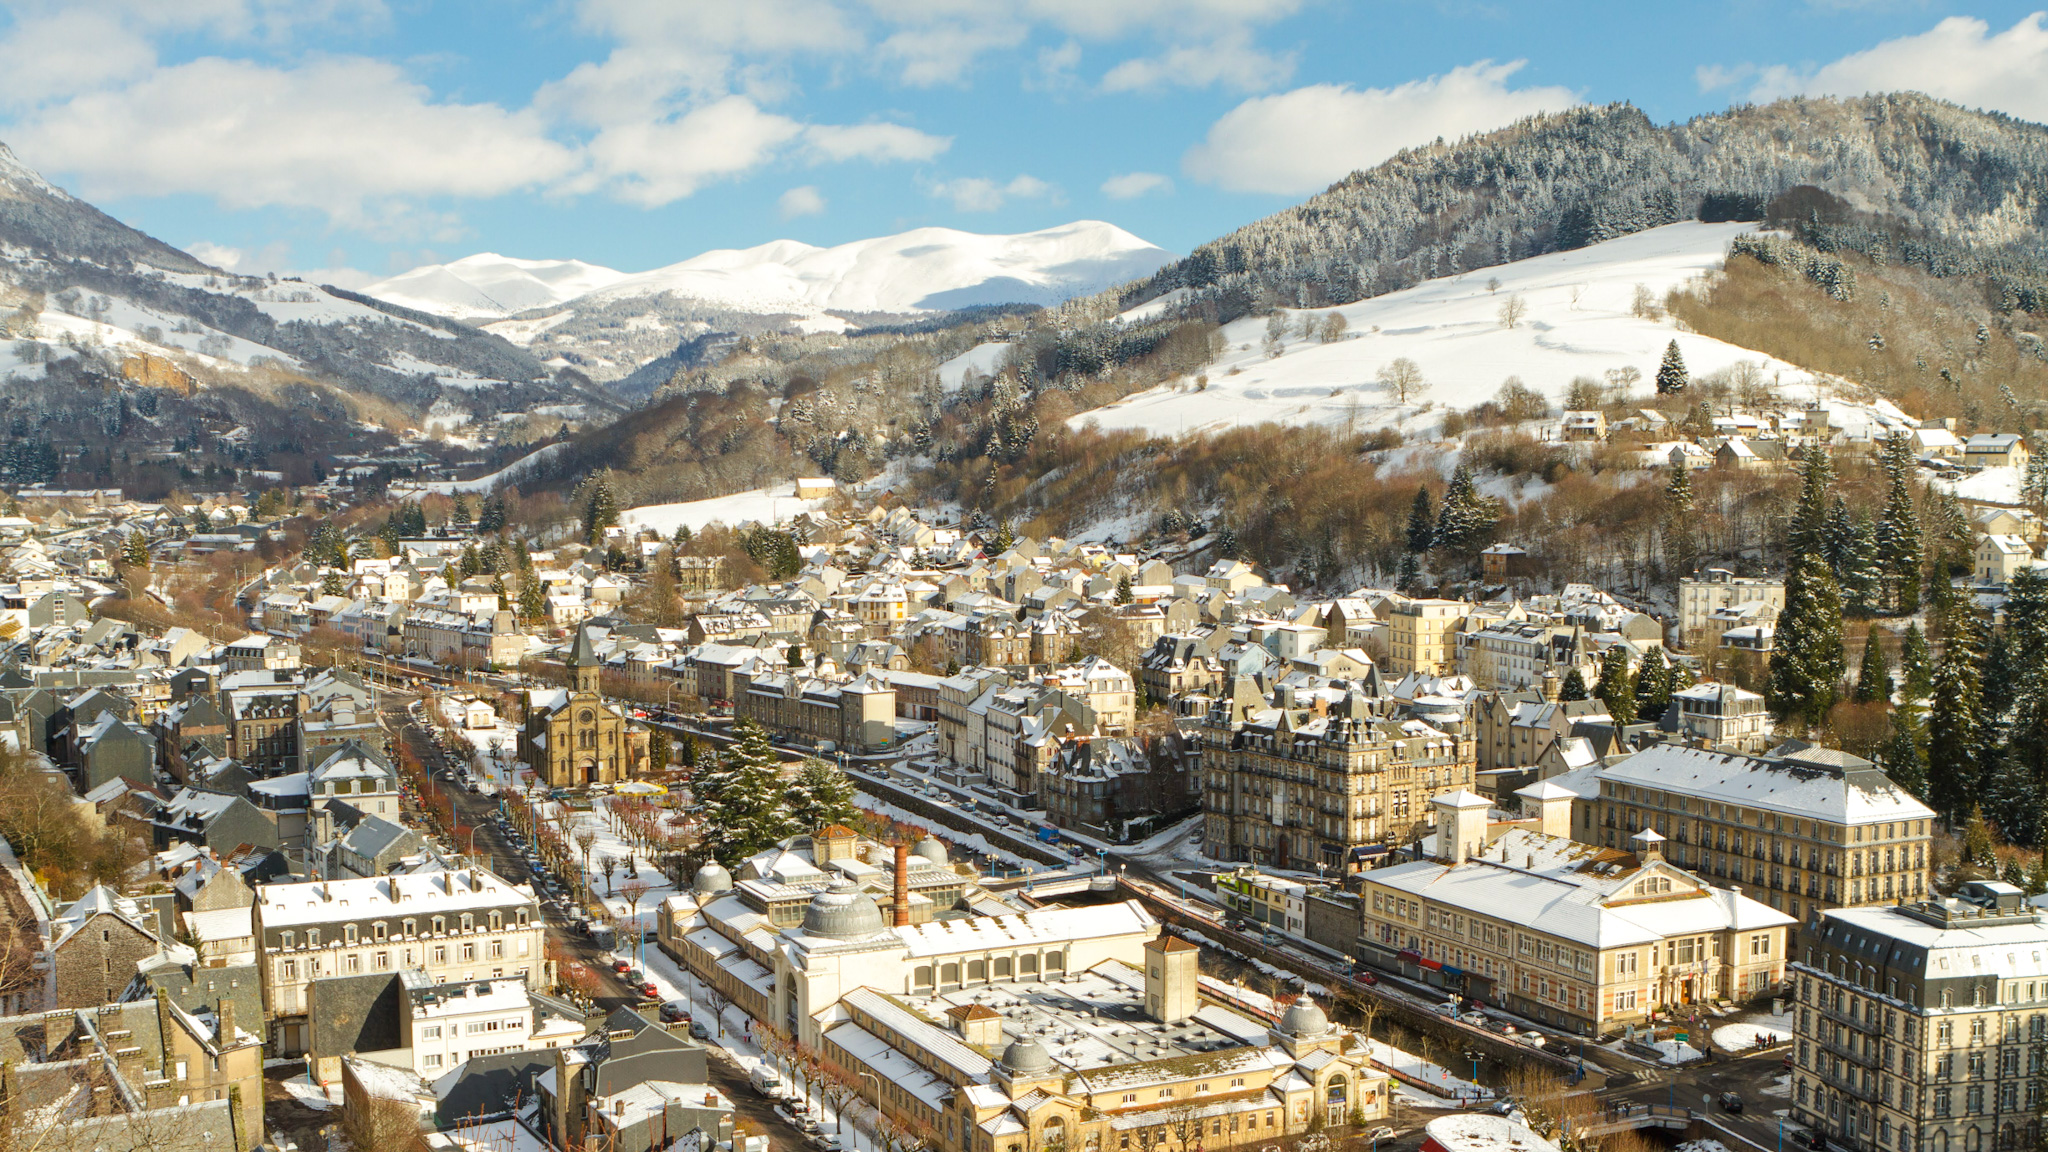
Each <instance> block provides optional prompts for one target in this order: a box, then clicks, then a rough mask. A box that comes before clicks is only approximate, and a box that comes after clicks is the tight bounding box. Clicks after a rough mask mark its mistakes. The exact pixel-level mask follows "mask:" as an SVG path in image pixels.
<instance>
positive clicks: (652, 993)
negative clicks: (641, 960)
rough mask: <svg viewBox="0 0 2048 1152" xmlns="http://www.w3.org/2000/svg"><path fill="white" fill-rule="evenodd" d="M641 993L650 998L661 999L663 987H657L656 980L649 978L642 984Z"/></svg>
mask: <svg viewBox="0 0 2048 1152" xmlns="http://www.w3.org/2000/svg"><path fill="white" fill-rule="evenodd" d="M640 995H642V996H645V997H646V998H647V999H649V1000H659V999H661V989H659V988H656V987H655V986H654V981H652V980H649V981H648V982H647V983H645V984H642V985H641V986H640Z"/></svg>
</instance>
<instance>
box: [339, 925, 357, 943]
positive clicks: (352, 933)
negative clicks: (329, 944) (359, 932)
mask: <svg viewBox="0 0 2048 1152" xmlns="http://www.w3.org/2000/svg"><path fill="white" fill-rule="evenodd" d="M341 941H342V943H344V944H353V943H355V942H356V926H355V925H353V924H344V925H342V929H341Z"/></svg>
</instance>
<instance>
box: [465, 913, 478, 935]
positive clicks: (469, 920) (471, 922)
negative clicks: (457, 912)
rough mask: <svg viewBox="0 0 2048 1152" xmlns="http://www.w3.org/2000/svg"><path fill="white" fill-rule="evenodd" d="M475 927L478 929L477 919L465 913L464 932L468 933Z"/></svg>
mask: <svg viewBox="0 0 2048 1152" xmlns="http://www.w3.org/2000/svg"><path fill="white" fill-rule="evenodd" d="M474 927H476V917H474V916H471V915H470V914H469V913H467V912H464V913H463V914H462V930H463V931H464V932H467V931H469V930H470V929H471V928H474Z"/></svg>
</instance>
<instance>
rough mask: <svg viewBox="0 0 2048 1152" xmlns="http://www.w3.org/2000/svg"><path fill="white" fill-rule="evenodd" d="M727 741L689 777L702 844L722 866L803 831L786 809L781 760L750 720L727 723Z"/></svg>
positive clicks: (760, 730) (727, 865) (788, 808)
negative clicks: (710, 763)
mask: <svg viewBox="0 0 2048 1152" xmlns="http://www.w3.org/2000/svg"><path fill="white" fill-rule="evenodd" d="M732 733H733V736H734V737H735V739H734V741H733V743H732V745H731V746H729V747H728V748H726V749H725V751H724V753H722V754H721V755H720V756H719V757H718V761H717V765H716V767H715V768H714V769H712V770H710V771H700V772H699V773H698V774H697V776H696V777H695V778H694V779H692V781H691V795H692V796H693V797H694V798H695V800H696V802H697V811H698V815H699V817H700V818H701V819H702V821H703V823H704V828H705V835H704V847H705V848H706V849H707V850H708V851H710V853H711V854H712V855H713V856H715V857H717V859H718V861H719V862H720V863H722V864H724V865H725V866H726V867H728V868H731V867H734V866H736V865H737V864H738V863H739V862H740V861H741V860H744V859H746V858H747V857H749V856H752V855H753V854H754V853H756V852H759V851H761V850H762V849H764V848H767V847H770V846H771V845H774V844H777V843H780V842H781V841H783V840H785V839H787V838H788V837H790V836H794V835H796V834H797V833H798V832H800V831H803V828H802V826H801V825H800V824H799V823H798V821H797V819H796V817H795V815H794V813H792V812H791V810H790V801H789V797H788V795H787V793H788V791H789V790H788V788H787V787H786V786H785V785H784V784H783V782H782V769H781V761H780V760H779V758H778V757H777V756H776V755H775V747H774V745H772V744H770V743H769V742H768V734H767V733H766V732H765V731H763V730H762V729H761V726H760V725H758V724H756V723H754V722H753V721H752V720H740V721H738V722H736V723H735V724H734V725H733V727H732Z"/></svg>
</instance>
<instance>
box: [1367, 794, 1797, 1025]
mask: <svg viewBox="0 0 2048 1152" xmlns="http://www.w3.org/2000/svg"><path fill="white" fill-rule="evenodd" d="M1523 794H1524V795H1528V796H1532V797H1533V798H1534V802H1535V806H1536V807H1537V818H1536V821H1535V826H1534V827H1513V828H1511V829H1509V830H1508V831H1506V832H1504V833H1503V834H1501V835H1500V836H1499V837H1498V838H1497V839H1493V840H1491V841H1489V840H1488V828H1489V821H1488V815H1487V814H1488V809H1489V808H1490V807H1491V805H1490V804H1489V803H1488V801H1487V800H1486V799H1485V798H1484V797H1481V796H1477V795H1474V794H1473V793H1471V792H1466V791H1462V790H1461V791H1457V792H1450V793H1446V794H1444V795H1442V796H1439V797H1437V798H1436V799H1435V800H1434V801H1433V803H1434V805H1435V807H1436V809H1437V812H1438V815H1437V822H1436V826H1437V831H1436V836H1435V858H1434V859H1427V860H1416V861H1413V862H1410V863H1405V864H1395V865H1391V866H1389V867H1386V868H1380V869H1376V870H1373V871H1369V872H1366V873H1363V874H1362V875H1361V878H1360V879H1361V887H1360V891H1359V896H1360V907H1361V909H1362V913H1363V917H1364V921H1363V926H1362V938H1361V939H1360V941H1359V946H1360V948H1361V949H1362V953H1361V958H1365V959H1370V960H1371V961H1372V962H1374V963H1376V964H1379V965H1381V966H1382V967H1386V968H1398V969H1400V970H1401V971H1403V972H1405V973H1407V974H1409V975H1411V976H1414V977H1416V978H1419V979H1423V980H1425V981H1427V982H1429V983H1432V984H1438V985H1441V986H1442V987H1444V988H1445V989H1447V990H1448V991H1451V992H1456V993H1461V994H1463V995H1466V996H1469V997H1472V998H1474V999H1477V1000H1481V1001H1484V1002H1485V1003H1488V1004H1497V1005H1500V1006H1502V1007H1504V1008H1507V1009H1508V1010H1509V1011H1512V1012H1516V1013H1519V1014H1521V1015H1524V1016H1528V1017H1530V1018H1531V1019H1535V1020H1539V1021H1542V1022H1543V1023H1546V1024H1553V1025H1556V1026H1558V1027H1562V1028H1568V1029H1571V1030H1573V1031H1576V1032H1579V1033H1581V1034H1583V1035H1589V1036H1604V1035H1606V1034H1608V1033H1610V1032H1613V1031H1616V1030H1618V1029H1620V1028H1621V1027H1622V1026H1623V1025H1626V1024H1637V1023H1642V1022H1645V1021H1646V1020H1647V1019H1648V1017H1649V1014H1650V1012H1651V1011H1652V1010H1654V1009H1658V1008H1663V1007H1666V1006H1675V1005H1683V1004H1696V1003H1705V1002H1708V1001H1712V1000H1718V999H1730V1000H1745V999H1750V998H1753V997H1756V996H1759V995H1762V994H1763V993H1765V992H1767V991H1769V990H1770V989H1772V988H1775V987H1777V986H1778V985H1779V984H1780V983H1781V982H1782V981H1783V979H1784V976H1785V962H1786V955H1785V947H1786V931H1787V929H1788V928H1790V926H1791V925H1792V918H1791V917H1790V916H1787V915H1785V914H1783V913H1781V912H1775V911H1773V910H1771V909H1770V908H1768V907H1765V906H1764V905H1763V904H1760V903H1758V902H1757V901H1755V900H1751V899H1750V898H1748V897H1747V896H1744V895H1742V894H1741V893H1739V892H1737V891H1735V890H1734V889H1732V888H1715V887H1713V886H1712V885H1710V884H1708V883H1707V882H1706V881H1705V880H1704V879H1702V878H1701V877H1699V876H1697V875H1694V874H1692V873H1690V872H1687V871H1685V870H1684V869H1681V868H1679V867H1677V866H1676V865H1674V864H1673V863H1672V862H1670V861H1668V860H1666V859H1665V858H1664V856H1663V853H1662V852H1661V850H1660V849H1661V848H1662V845H1663V838H1662V837H1660V836H1658V835H1657V833H1655V832H1654V831H1651V830H1649V829H1647V828H1645V829H1642V830H1640V831H1638V832H1636V833H1635V834H1633V835H1632V836H1631V837H1630V842H1629V846H1628V847H1627V848H1626V849H1610V848H1600V847H1596V846H1594V845H1591V844H1582V843H1579V842H1577V841H1574V840H1573V839H1572V838H1571V837H1570V836H1569V835H1568V834H1567V829H1568V828H1569V826H1570V818H1571V812H1570V808H1571V798H1570V794H1569V793H1566V792H1565V791H1564V790H1563V789H1546V788H1544V786H1542V785H1537V786H1535V788H1534V789H1524V790H1523Z"/></svg>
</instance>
